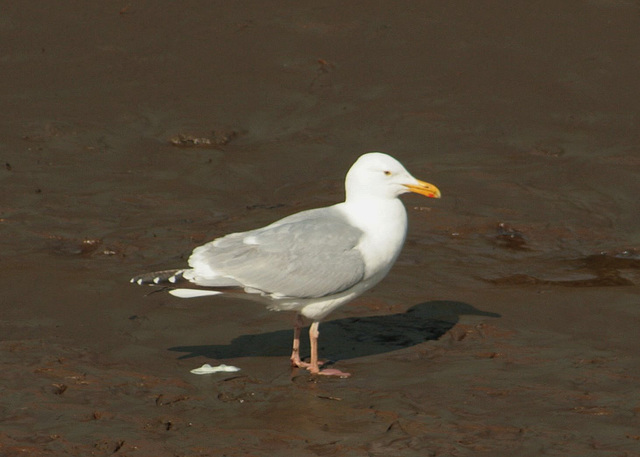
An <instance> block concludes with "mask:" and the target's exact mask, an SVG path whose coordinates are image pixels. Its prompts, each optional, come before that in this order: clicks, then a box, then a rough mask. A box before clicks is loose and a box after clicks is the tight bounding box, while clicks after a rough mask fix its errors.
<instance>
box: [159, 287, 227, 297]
mask: <svg viewBox="0 0 640 457" xmlns="http://www.w3.org/2000/svg"><path fill="white" fill-rule="evenodd" d="M169 293H170V294H171V295H173V296H174V297H180V298H193V297H206V296H207V295H219V294H221V293H222V292H218V291H216V290H199V289H173V290H170V291H169Z"/></svg>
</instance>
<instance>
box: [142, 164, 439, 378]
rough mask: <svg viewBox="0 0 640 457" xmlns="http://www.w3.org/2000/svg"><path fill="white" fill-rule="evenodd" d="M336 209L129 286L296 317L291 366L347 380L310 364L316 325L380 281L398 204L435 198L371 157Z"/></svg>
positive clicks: (298, 216)
mask: <svg viewBox="0 0 640 457" xmlns="http://www.w3.org/2000/svg"><path fill="white" fill-rule="evenodd" d="M345 191H346V198H345V201H343V202H341V203H337V204H335V205H332V206H327V207H323V208H316V209H310V210H306V211H301V212H299V213H295V214H292V215H290V216H287V217H285V218H283V219H280V220H279V221H276V222H274V223H272V224H270V225H267V226H266V227H262V228H258V229H255V230H250V231H247V232H239V233H231V234H229V235H226V236H223V237H220V238H217V239H215V240H213V241H211V242H208V243H206V244H204V245H202V246H199V247H197V248H195V249H194V250H193V253H192V254H191V256H190V257H189V261H188V264H189V268H184V269H177V270H164V271H157V272H152V273H146V274H142V275H139V276H135V277H134V278H132V279H131V282H132V283H135V284H139V285H144V284H148V285H152V286H155V285H163V286H169V287H171V288H172V289H171V290H170V291H169V293H170V294H172V295H174V296H176V297H181V298H191V297H202V296H210V295H219V294H230V293H238V292H240V293H242V294H243V296H245V297H246V298H250V299H256V300H258V301H260V302H263V303H265V304H266V305H267V307H268V308H269V309H271V310H276V311H294V312H295V313H296V315H295V316H296V317H295V325H294V335H293V350H292V353H291V364H292V366H294V367H299V368H305V369H307V370H309V371H310V372H311V373H312V374H313V375H329V376H339V377H348V376H349V375H350V374H349V373H345V372H342V371H340V370H338V369H335V368H323V369H321V365H322V362H320V361H319V360H318V337H319V335H320V333H319V330H318V329H319V325H320V322H321V321H322V320H323V319H324V318H325V317H326V316H327V315H329V314H330V313H331V312H332V311H334V310H335V309H336V308H338V307H340V306H342V305H345V304H346V303H348V302H350V301H352V300H353V299H354V298H356V297H358V296H359V295H361V294H362V293H364V292H365V291H366V290H368V289H370V288H371V287H373V286H375V285H376V284H377V283H379V282H380V281H381V280H382V278H384V277H385V276H386V275H387V273H388V272H389V270H390V269H391V267H392V266H393V264H394V262H395V261H396V259H397V258H398V255H399V254H400V250H401V249H402V245H403V244H404V240H405V238H406V234H407V212H406V210H405V207H404V205H403V204H402V202H401V201H400V199H399V198H398V197H399V196H400V195H401V194H404V193H407V192H414V193H417V194H421V195H424V196H426V197H430V198H440V190H439V189H438V188H437V187H436V186H434V185H433V184H429V183H427V182H424V181H420V180H418V179H416V178H414V177H413V176H411V174H410V173H409V172H408V171H407V170H406V169H405V167H404V166H403V165H402V164H401V163H400V162H398V161H397V160H396V159H394V158H393V157H391V156H389V155H387V154H384V153H381V152H370V153H367V154H364V155H362V156H360V158H358V160H357V161H356V162H355V163H354V164H353V166H352V167H351V168H350V169H349V171H348V173H347V176H346V179H345ZM303 317H305V318H307V319H309V320H311V322H312V323H311V325H310V327H309V341H310V349H311V357H310V361H309V362H305V361H303V360H302V359H301V358H300V332H301V329H302V327H303V325H304V321H303Z"/></svg>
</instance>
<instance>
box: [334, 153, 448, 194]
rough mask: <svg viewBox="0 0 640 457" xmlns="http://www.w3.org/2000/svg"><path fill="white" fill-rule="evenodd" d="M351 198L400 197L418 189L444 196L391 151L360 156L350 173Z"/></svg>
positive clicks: (420, 191) (348, 185) (349, 190)
mask: <svg viewBox="0 0 640 457" xmlns="http://www.w3.org/2000/svg"><path fill="white" fill-rule="evenodd" d="M345 188H346V192H347V200H348V201H349V200H355V199H359V198H397V197H398V196H399V195H401V194H404V193H406V192H415V193H417V194H421V195H424V196H427V197H430V198H440V190H438V188H437V187H436V186H434V185H433V184H429V183H427V182H424V181H420V180H418V179H416V178H414V177H413V176H411V174H410V173H409V172H408V171H407V170H406V169H405V168H404V167H403V166H402V164H401V163H400V162H398V161H397V160H396V159H394V158H393V157H391V156H390V155H387V154H383V153H382V152H369V153H368V154H364V155H362V156H360V158H359V159H358V160H356V163H354V164H353V166H352V167H351V169H350V170H349V172H348V173H347V179H346V180H345Z"/></svg>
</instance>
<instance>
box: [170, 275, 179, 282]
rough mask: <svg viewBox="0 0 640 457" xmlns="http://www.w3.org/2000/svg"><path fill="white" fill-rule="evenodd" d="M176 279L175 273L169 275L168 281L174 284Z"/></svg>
mask: <svg viewBox="0 0 640 457" xmlns="http://www.w3.org/2000/svg"><path fill="white" fill-rule="evenodd" d="M177 280H178V278H176V275H173V276H170V277H169V282H170V283H173V284H175V283H176V281H177Z"/></svg>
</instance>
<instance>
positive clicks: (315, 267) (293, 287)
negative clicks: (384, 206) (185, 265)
mask: <svg viewBox="0 0 640 457" xmlns="http://www.w3.org/2000/svg"><path fill="white" fill-rule="evenodd" d="M362 235H363V233H362V231H361V230H360V229H358V228H356V227H354V226H352V225H350V224H349V223H348V221H347V220H346V219H345V217H344V216H343V215H342V214H341V213H340V212H339V211H338V210H336V209H334V208H333V207H328V208H319V209H313V210H309V211H303V212H301V213H297V214H294V215H292V216H289V217H286V218H284V219H282V220H280V221H278V222H275V223H273V224H271V225H269V226H267V227H264V228H261V229H257V230H251V231H248V232H242V233H233V234H231V235H227V236H225V237H222V238H218V239H217V240H214V241H212V242H211V243H207V244H205V245H203V246H200V247H199V248H196V249H195V250H194V251H193V254H192V256H191V257H190V258H189V265H190V266H191V267H192V268H193V270H192V272H191V273H190V276H191V277H192V278H193V279H192V281H193V282H195V283H196V284H201V285H208V286H216V285H217V286H222V285H229V286H232V285H240V286H243V287H246V288H250V289H257V290H258V291H260V292H264V293H267V294H272V295H275V296H276V297H279V296H283V297H296V298H318V297H323V296H327V295H333V294H336V293H339V292H342V291H344V290H347V289H349V288H351V287H352V286H354V285H355V284H357V283H358V282H360V281H361V280H362V278H363V276H364V272H365V264H364V259H363V258H362V255H361V253H360V251H359V250H358V249H356V246H357V244H358V242H359V241H360V238H361V237H362Z"/></svg>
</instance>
